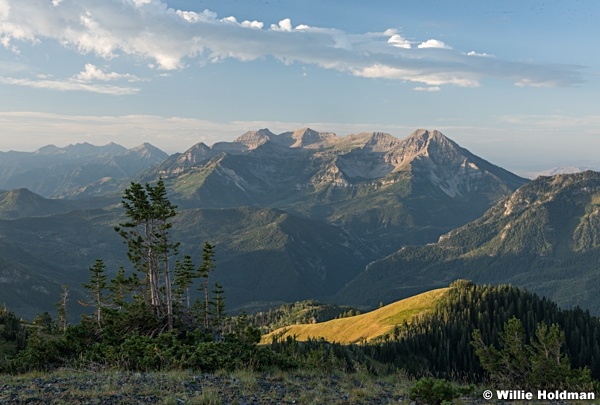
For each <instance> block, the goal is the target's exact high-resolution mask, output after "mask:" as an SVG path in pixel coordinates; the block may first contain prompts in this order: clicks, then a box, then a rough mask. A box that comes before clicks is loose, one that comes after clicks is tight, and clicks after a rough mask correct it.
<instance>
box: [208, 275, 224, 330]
mask: <svg viewBox="0 0 600 405" xmlns="http://www.w3.org/2000/svg"><path fill="white" fill-rule="evenodd" d="M212 293H213V299H212V301H211V304H212V306H213V311H212V321H213V327H214V328H215V330H216V332H217V333H219V334H220V333H221V331H222V327H221V323H222V320H223V317H224V316H225V296H224V290H223V286H222V285H220V284H219V283H215V289H214V290H213V291H212Z"/></svg>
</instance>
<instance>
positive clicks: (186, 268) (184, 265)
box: [173, 255, 197, 308]
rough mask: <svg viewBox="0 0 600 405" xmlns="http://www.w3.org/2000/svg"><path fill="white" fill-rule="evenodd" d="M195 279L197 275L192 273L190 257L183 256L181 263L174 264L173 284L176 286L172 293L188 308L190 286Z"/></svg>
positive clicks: (192, 265) (192, 264)
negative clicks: (182, 300)
mask: <svg viewBox="0 0 600 405" xmlns="http://www.w3.org/2000/svg"><path fill="white" fill-rule="evenodd" d="M195 277H197V273H196V272H195V271H194V263H193V262H192V257H191V256H190V255H185V256H184V258H183V262H180V261H177V262H176V263H175V279H174V280H173V281H174V284H175V285H176V286H177V288H176V291H175V292H174V293H175V295H176V298H178V299H180V300H181V299H183V298H185V299H184V302H185V306H186V307H187V308H189V307H190V286H191V285H192V282H193V281H194V278H195Z"/></svg>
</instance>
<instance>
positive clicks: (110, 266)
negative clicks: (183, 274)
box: [0, 128, 595, 317]
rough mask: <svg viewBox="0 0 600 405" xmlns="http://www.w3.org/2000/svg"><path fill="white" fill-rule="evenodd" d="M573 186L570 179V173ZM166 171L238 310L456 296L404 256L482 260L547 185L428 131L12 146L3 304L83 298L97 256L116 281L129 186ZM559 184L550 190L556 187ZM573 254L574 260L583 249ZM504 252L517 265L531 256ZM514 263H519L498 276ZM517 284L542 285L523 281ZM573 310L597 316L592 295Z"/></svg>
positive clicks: (187, 221)
mask: <svg viewBox="0 0 600 405" xmlns="http://www.w3.org/2000/svg"><path fill="white" fill-rule="evenodd" d="M586 175H588V176H591V175H590V174H586ZM569 176H577V175H567V176H566V177H564V178H571V177H569ZM159 177H162V178H163V179H164V181H165V184H166V185H167V188H168V191H169V198H170V199H171V200H172V201H174V202H175V204H177V205H178V211H179V215H178V216H177V217H176V218H175V223H174V228H173V229H174V238H175V239H176V240H180V241H181V242H182V246H181V249H180V250H181V251H182V252H184V253H190V254H192V256H193V257H194V258H195V260H196V261H199V258H200V256H201V249H202V244H203V242H204V241H210V242H211V243H214V244H215V245H216V247H217V257H216V259H217V270H216V272H215V273H214V279H215V281H219V282H220V283H221V284H223V285H224V287H225V291H226V296H227V302H228V303H229V305H230V309H233V310H235V309H236V308H237V309H241V308H255V307H261V306H268V305H272V304H273V303H281V302H289V301H293V300H300V299H306V298H320V299H332V300H335V301H338V302H343V303H344V304H349V305H362V306H373V305H377V304H379V303H380V302H381V301H386V302H390V301H391V300H395V299H399V298H403V297H406V296H408V295H407V294H408V292H409V291H410V293H411V294H412V293H414V292H422V291H425V290H428V289H431V288H433V287H434V286H447V285H448V284H449V282H448V281H447V280H449V279H451V278H452V277H454V276H457V275H459V273H460V272H459V271H458V270H456V269H454V270H452V271H448V270H443V269H442V270H440V271H437V270H436V271H430V270H428V269H425V270H422V271H421V270H419V271H417V270H414V271H413V270H410V269H408V268H409V267H410V266H409V265H412V264H413V263H414V264H415V266H417V265H422V264H423V261H419V260H421V256H419V254H420V253H415V254H412V255H411V256H409V258H407V259H399V258H400V257H403V256H402V254H403V253H402V252H405V251H410V252H421V251H423V252H429V251H431V252H436V253H435V254H434V253H423V255H422V256H423V257H427V258H428V259H427V260H430V259H431V258H440V262H439V264H438V267H436V269H437V268H441V267H439V266H442V265H443V264H444V263H446V262H451V263H459V262H458V261H457V260H458V259H457V258H458V257H460V258H461V260H462V258H463V256H464V257H471V256H473V257H475V256H477V255H476V254H475V253H471V254H470V255H469V252H468V248H470V247H475V246H476V243H475V242H474V241H473V240H472V239H474V240H475V241H479V238H483V239H485V240H487V239H486V238H488V239H490V240H491V239H493V238H494V237H493V236H491V235H492V234H491V233H490V234H489V235H488V234H486V235H487V236H485V237H484V236H481V237H480V236H468V235H472V231H473V232H476V233H477V234H478V235H479V234H482V235H483V233H484V232H483V231H484V230H486V231H489V232H492V230H493V229H497V228H498V227H500V225H498V224H496V223H495V222H493V221H492V219H491V218H492V217H493V215H492V213H494V212H497V211H498V210H499V208H498V207H499V205H501V204H505V203H506V201H510V199H511V198H513V197H514V195H515V194H513V193H515V191H516V192H517V193H518V192H519V190H522V189H526V188H527V187H531V185H532V184H538V183H537V182H539V181H543V180H544V179H550V178H543V179H542V180H536V181H534V182H531V183H530V182H529V181H528V180H526V179H524V178H521V177H519V176H517V175H515V174H513V173H510V172H508V171H507V170H504V169H502V168H500V167H498V166H495V165H493V164H492V163H490V162H487V161H486V160H484V159H482V158H480V157H478V156H475V155H473V154H472V153H470V152H469V151H468V150H466V149H464V148H462V147H461V146H459V145H458V144H456V143H455V142H454V141H452V140H450V139H448V138H447V137H445V136H444V135H443V134H441V133H440V132H438V131H428V130H417V131H415V132H414V133H412V134H411V135H409V136H408V137H407V138H405V139H398V138H395V137H394V136H392V135H390V134H385V133H378V132H368V133H367V132H365V133H360V134H353V135H348V136H344V137H341V136H337V135H336V134H334V133H329V132H317V131H314V130H312V129H309V128H302V129H298V130H295V131H290V132H285V133H282V134H273V133H272V132H270V131H269V130H268V129H261V130H259V131H252V132H247V133H246V134H243V135H242V136H240V137H239V138H237V139H236V140H234V141H233V142H220V143H216V144H214V145H212V146H207V145H205V144H203V143H198V144H196V145H193V146H192V147H191V148H189V149H188V150H187V151H185V152H183V153H178V154H174V155H172V156H167V155H166V154H165V153H164V152H161V151H159V150H158V149H156V148H154V147H153V146H152V145H149V144H144V145H142V146H140V147H138V148H134V149H129V150H128V149H126V148H123V147H121V146H119V145H116V144H108V145H105V146H103V147H95V146H92V145H89V144H78V145H72V146H69V147H66V148H57V147H53V146H49V147H45V148H42V149H40V150H38V151H36V152H34V153H23V152H4V153H0V188H4V189H7V190H11V191H5V192H0V250H1V251H3V252H4V254H3V256H2V260H3V266H2V267H1V268H0V295H1V296H2V299H3V300H6V302H7V304H8V305H9V306H10V307H11V308H14V310H15V311H16V312H17V313H20V314H23V316H29V317H31V316H33V315H34V314H35V312H38V311H41V310H50V311H52V309H53V308H52V303H53V302H54V301H56V300H57V299H58V295H59V291H60V285H61V284H68V285H70V286H71V288H72V290H73V296H74V299H75V297H77V296H83V295H82V294H83V291H82V290H81V282H82V281H84V280H86V279H87V277H88V274H87V273H88V271H87V269H88V268H89V267H90V266H91V265H92V264H93V262H94V261H95V259H97V258H100V257H102V258H104V259H105V261H106V263H107V271H108V272H109V273H111V272H112V274H114V273H116V271H117V269H118V267H119V266H120V265H122V264H126V251H125V246H124V245H123V244H122V242H121V240H120V239H119V237H118V235H117V234H116V233H115V232H114V231H113V227H114V226H115V225H117V224H118V223H119V222H122V221H123V220H124V216H123V210H122V208H121V207H120V204H119V201H120V195H121V194H122V192H123V190H124V188H125V187H127V186H128V185H129V184H130V183H131V182H132V181H134V182H141V183H145V182H150V183H153V182H155V181H156V180H157V179H158V178H159ZM592 177H593V176H592ZM557 178H561V179H562V178H563V177H561V176H558V177H557ZM552 179H553V178H552ZM548 181H550V180H548ZM565 181H566V180H565ZM590 187H591V186H590ZM26 189H28V190H26ZM30 190H31V191H30ZM536 190H537V189H536ZM560 190H562V188H561V187H559V186H555V188H554V189H553V192H555V193H557V195H558V194H560V193H561V192H560ZM34 193H36V194H39V195H36V194H34ZM561 195H562V194H561ZM564 195H570V194H569V191H565V192H564ZM565 198H567V197H565ZM507 199H508V200H507ZM579 204H580V205H581V206H578V207H579V208H580V209H584V210H585V209H588V208H585V207H587V205H585V204H584V203H583V202H580V203H579ZM582 204H583V205H582ZM575 205H576V204H575ZM536 207H537V206H536ZM569 207H570V206H569ZM582 207H583V208H582ZM590 207H592V208H593V206H591V205H590ZM574 209H575V208H574ZM590 209H591V208H590ZM524 210H525V211H527V210H526V209H525V208H524ZM525 211H523V212H525ZM577 212H580V211H577ZM592 212H593V210H592ZM515 215H516V214H515ZM515 215H512V214H511V215H507V216H506V218H504V217H502V218H504V221H505V222H504V223H503V224H504V225H502V226H507V224H509V223H512V222H513V221H518V220H519V218H520V217H518V216H515ZM524 215H525V214H524ZM527 215H531V214H527ZM565 215H566V214H565ZM568 215H571V214H568ZM486 218H487V219H486ZM494 218H495V217H494ZM573 218H575V217H573ZM591 218H592V219H590V221H594V220H595V219H593V218H595V217H594V216H593V215H592V217H591ZM572 220H573V221H574V220H575V219H572ZM473 221H474V222H473ZM482 221H484V222H482ZM485 221H488V222H485ZM490 221H491V222H490ZM480 223H481V225H475V224H480ZM515 223H516V222H515ZM515 226H516V225H515ZM544 226H546V225H544ZM547 226H551V225H547ZM555 226H556V225H555ZM494 227H496V228H494ZM523 229H525V230H526V231H529V230H533V229H534V227H533V226H531V227H530V226H529V225H527V226H524V228H523ZM555 229H559V228H555ZM582 229H583V228H582ZM524 232H525V231H524ZM578 232H579V231H578ZM556 233H557V234H558V233H559V232H556ZM583 234H584V232H583V231H582V232H579V233H578V234H577V235H583ZM442 235H445V236H444V237H443V239H442V240H441V241H439V242H438V243H437V244H433V243H434V242H436V241H438V239H439V238H440V236H442ZM454 235H462V236H460V238H459V237H458V236H454ZM557 237H558V236H557ZM581 237H583V236H581ZM456 238H459V239H456ZM522 238H523V241H524V242H528V241H529V240H530V239H532V238H528V237H527V236H526V235H525V236H522ZM592 240H594V239H593V237H592ZM443 241H444V242H443ZM446 241H447V242H446ZM450 241H455V242H452V243H453V244H452V245H451V246H455V245H456V246H460V249H462V250H460V249H459V250H460V251H461V252H462V253H461V254H460V255H458V253H456V254H457V255H458V256H456V257H454V256H450V253H447V254H448V256H444V255H442V254H441V253H439V252H440V251H442V250H443V249H442V247H440V246H446V245H444V243H445V244H450V243H451V242H450ZM442 242H443V243H442ZM514 243H517V242H514ZM582 243H583V242H582ZM593 243H595V242H593ZM593 243H592V245H593ZM440 244H441V245H440ZM419 245H422V246H419ZM563 245H564V244H563ZM563 245H561V246H563ZM448 246H450V245H448ZM565 246H566V245H565ZM586 246H587V245H586ZM593 246H595V245H593ZM444 249H445V248H444ZM456 249H458V248H456V247H453V248H448V249H446V250H447V251H448V252H450V251H452V252H455V251H456V252H458V250H456ZM477 249H479V248H477ZM477 249H475V250H476V251H477V252H479V250H477ZM556 249H557V251H559V250H560V249H563V248H562V247H561V248H556ZM594 249H595V248H593V247H590V248H589V249H588V250H586V252H594ZM446 250H444V252H445V251H446ZM563 250H564V249H563ZM563 250H561V251H563ZM564 252H566V253H565V256H564V258H565V260H567V259H568V258H570V257H572V255H571V253H572V252H575V251H572V250H564ZM577 252H579V251H577ZM496 253H497V256H498V257H501V256H502V257H507V258H508V257H512V258H513V259H514V260H520V257H519V255H521V254H525V253H527V254H529V253H531V252H530V251H529V250H527V249H525V250H521V251H518V252H517V251H515V252H512V251H509V250H498V251H497V252H496ZM509 253H510V254H512V256H510V255H509ZM582 253H584V252H583V251H582ZM444 254H446V253H444ZM532 254H534V253H532ZM535 254H537V253H535ZM586 254H587V253H586ZM594 254H595V253H594ZM461 255H462V256H461ZM486 255H487V253H486V254H482V255H481V257H490V256H486ZM413 256H414V257H413ZM430 256H431V257H430ZM477 257H479V256H477ZM545 257H546V258H547V257H549V253H546V256H545ZM442 258H443V259H442ZM423 260H425V259H423ZM432 260H433V259H432ZM490 260H491V259H490ZM506 260H508V259H506ZM405 263H408V264H405ZM486 263H487V262H486ZM507 263H508V264H511V263H512V262H508V261H507V262H498V266H501V265H502V266H503V265H505V264H506V265H508V264H507ZM527 263H529V262H527ZM532 263H533V262H532ZM536 263H537V262H536ZM402 266H404V267H402ZM525 267H526V266H523V269H525ZM468 268H469V269H471V270H469V272H467V273H469V274H471V275H473V276H477V275H478V274H479V273H477V271H476V269H475V268H474V267H468ZM380 269H385V270H380ZM399 269H400V270H399ZM407 269H408V270H407ZM415 269H417V267H415ZM498 269H499V268H498ZM561 269H562V267H560V266H558V267H556V266H555V270H553V271H554V273H552V274H553V277H558V276H560V277H563V278H565V277H566V278H568V277H569V276H568V275H566V274H565V273H564V272H562V271H563V270H561ZM503 272H504V273H505V274H506V275H507V276H510V277H512V275H513V273H515V272H516V270H510V271H509V270H506V271H501V270H496V273H497V274H496V273H494V274H496V275H497V277H496V278H489V279H490V280H493V281H494V282H496V281H506V280H503V278H502V274H503ZM421 273H422V274H421ZM464 273H465V272H462V273H460V274H464ZM481 273H482V274H488V273H490V270H488V269H486V268H484V269H482V270H481ZM521 273H523V272H521ZM521 273H519V274H521ZM515 274H516V273H515ZM523 274H525V273H523ZM471 278H473V279H477V280H484V279H486V278H485V277H483V276H481V277H480V278H479V279H478V278H477V277H471ZM511 280H514V281H515V282H520V283H526V284H527V283H528V284H527V286H533V284H532V282H531V279H530V278H527V277H525V276H521V278H518V277H516V278H514V277H513V278H512V279H511ZM450 281H451V280H450ZM490 282H492V281H490ZM426 284H428V287H427V288H423V286H425V285H426ZM559 284H560V283H558V282H556V281H554V284H552V280H549V284H548V283H547V288H546V290H543V289H542V288H541V287H540V288H538V289H537V290H538V291H542V292H543V293H547V294H549V295H551V296H552V294H558V295H560V294H561V292H560V289H559V288H558V287H557V286H558V285H559ZM551 285H552V286H551ZM534 289H535V286H534ZM553 297H554V296H553ZM558 298H560V297H558ZM559 301H560V300H559ZM579 302H581V303H582V304H584V303H588V304H589V305H592V307H591V308H594V307H593V305H594V304H593V302H592V301H590V300H586V299H581V300H580V301H578V303H579ZM562 303H563V304H566V305H570V302H568V301H565V300H563V301H562Z"/></svg>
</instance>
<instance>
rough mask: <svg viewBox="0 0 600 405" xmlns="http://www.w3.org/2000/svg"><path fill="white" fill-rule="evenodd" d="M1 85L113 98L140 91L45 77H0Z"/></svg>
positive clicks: (131, 88)
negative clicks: (97, 94)
mask: <svg viewBox="0 0 600 405" xmlns="http://www.w3.org/2000/svg"><path fill="white" fill-rule="evenodd" d="M0 83H3V84H10V85H15V86H25V87H32V88H36V89H47V90H57V91H87V92H91V93H99V94H108V95H113V96H121V95H129V94H135V93H137V92H138V91H139V89H137V88H133V87H123V86H108V85H96V84H89V83H84V82H81V81H78V80H73V79H69V80H50V79H47V78H44V77H41V78H38V80H32V79H22V78H14V77H0Z"/></svg>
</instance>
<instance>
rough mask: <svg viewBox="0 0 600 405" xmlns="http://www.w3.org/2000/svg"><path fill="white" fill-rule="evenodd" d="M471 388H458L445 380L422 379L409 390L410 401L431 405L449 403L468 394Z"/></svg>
mask: <svg viewBox="0 0 600 405" xmlns="http://www.w3.org/2000/svg"><path fill="white" fill-rule="evenodd" d="M473 389H474V387H473V386H468V387H459V386H457V385H455V384H452V383H451V382H450V381H448V380H445V379H437V378H431V377H423V378H421V379H420V380H419V381H417V382H416V383H415V385H414V386H413V387H412V388H411V389H410V392H409V396H410V399H413V400H419V401H422V402H425V403H428V404H431V405H439V404H444V403H451V402H452V400H453V399H455V398H458V397H460V396H461V395H465V394H468V393H470V392H472V391H473Z"/></svg>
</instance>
